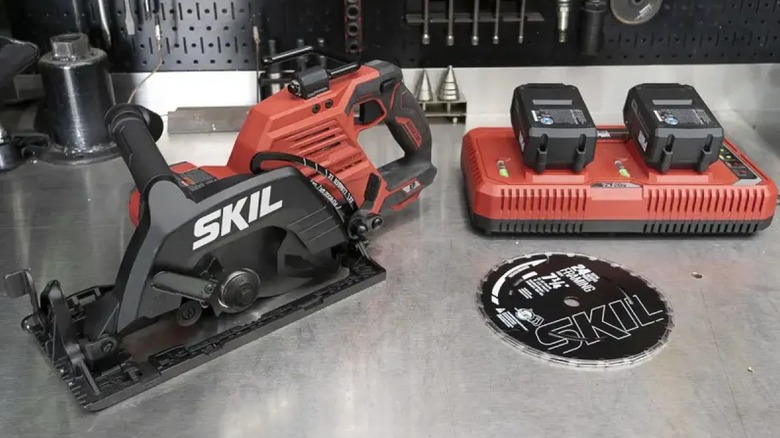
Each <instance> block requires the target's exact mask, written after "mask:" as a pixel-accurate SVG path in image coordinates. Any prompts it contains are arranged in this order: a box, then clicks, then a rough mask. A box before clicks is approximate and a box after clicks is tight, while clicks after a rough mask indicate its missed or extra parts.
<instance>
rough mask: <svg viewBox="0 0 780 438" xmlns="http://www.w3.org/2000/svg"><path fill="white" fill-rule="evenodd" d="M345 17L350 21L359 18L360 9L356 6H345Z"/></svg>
mask: <svg viewBox="0 0 780 438" xmlns="http://www.w3.org/2000/svg"><path fill="white" fill-rule="evenodd" d="M346 15H347V18H349V19H350V20H357V19H358V18H360V8H358V7H357V5H349V6H347V12H346Z"/></svg>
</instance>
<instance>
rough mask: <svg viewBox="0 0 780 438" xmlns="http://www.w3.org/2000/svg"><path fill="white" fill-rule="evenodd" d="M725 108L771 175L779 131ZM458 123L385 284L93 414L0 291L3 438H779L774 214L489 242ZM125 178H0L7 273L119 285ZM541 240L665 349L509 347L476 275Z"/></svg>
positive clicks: (113, 170) (210, 160) (403, 224)
mask: <svg viewBox="0 0 780 438" xmlns="http://www.w3.org/2000/svg"><path fill="white" fill-rule="evenodd" d="M719 116H720V119H721V121H722V122H723V123H724V125H726V127H727V129H728V131H729V132H730V136H731V137H732V138H733V139H734V140H735V141H737V143H738V144H740V145H742V147H743V148H744V149H745V150H746V151H747V152H748V153H749V154H750V155H751V156H752V157H753V158H754V159H755V160H756V161H758V162H760V163H761V164H762V166H763V168H764V170H765V171H767V172H769V173H770V175H772V176H773V177H774V178H779V177H780V150H778V149H777V148H776V146H775V144H776V143H775V142H776V141H777V140H778V138H777V137H773V138H770V139H765V138H763V136H764V135H766V131H764V132H759V131H760V130H759V131H757V130H755V129H753V128H752V124H753V121H752V120H747V121H745V120H743V118H742V116H741V115H740V114H736V113H728V114H725V113H720V114H719ZM462 134H463V127H462V126H452V125H447V124H441V125H434V126H433V135H434V138H435V146H434V161H435V164H436V166H437V167H438V168H439V174H438V177H437V180H436V182H435V183H434V185H433V186H432V187H430V188H429V189H428V190H427V191H425V192H424V193H423V195H422V197H421V199H420V202H419V203H417V204H415V205H412V206H410V207H409V208H408V209H407V210H405V211H403V212H402V213H400V214H399V215H397V216H394V217H392V218H388V221H387V225H386V228H385V229H384V230H383V231H381V232H380V233H379V234H378V235H377V236H375V238H374V240H373V242H372V244H371V247H370V250H371V252H372V253H373V254H374V255H375V257H376V258H377V260H378V261H379V262H380V263H381V264H382V265H384V266H385V267H386V268H387V270H388V279H387V281H386V282H384V283H382V284H380V285H378V286H375V287H373V288H371V289H368V290H366V291H363V292H361V293H359V294H358V295H356V296H354V297H351V298H349V299H347V300H345V301H343V302H341V303H339V304H336V305H334V306H332V307H330V308H328V309H325V310H324V311H322V312H319V313H317V314H315V315H313V316H311V317H308V318H305V319H303V320H301V321H299V322H297V323H294V324H292V325H290V326H288V327H286V328H284V329H282V330H279V331H277V332H275V333H273V334H271V335H269V336H267V337H265V338H263V339H261V340H259V341H257V342H254V343H252V344H249V345H247V346H245V347H242V348H240V349H238V350H236V351H234V352H231V353H230V354H227V355H225V356H223V357H221V358H218V359H216V360H214V361H212V362H211V363H209V364H207V365H205V366H203V367H200V368H198V369H196V370H194V371H192V372H189V373H187V374H184V375H182V376H179V377H177V378H174V379H173V380H171V381H169V382H166V383H164V384H162V385H160V386H158V387H155V388H153V389H151V390H149V391H147V392H145V393H143V394H141V395H139V396H137V397H135V398H133V399H131V400H128V401H126V402H123V403H121V404H119V405H117V406H114V407H112V408H109V409H108V410H106V411H103V412H100V413H98V414H85V413H83V412H81V411H80V410H79V408H78V407H77V405H76V403H75V402H73V400H71V399H70V394H69V392H68V391H67V389H66V388H64V387H63V386H62V382H61V381H60V380H59V378H58V377H57V376H56V375H55V374H54V372H53V371H52V370H51V369H50V368H49V366H48V365H47V364H46V362H45V361H44V359H43V358H42V357H41V356H40V353H39V352H38V350H37V348H36V347H35V345H34V344H33V341H32V339H30V338H29V337H28V335H26V334H24V333H22V332H21V330H20V329H19V322H20V320H21V318H22V317H23V316H25V315H26V314H27V312H28V306H29V304H28V303H27V302H26V301H25V300H23V299H19V300H11V299H8V298H5V297H2V298H0V345H2V348H3V354H0V427H2V429H1V430H2V432H0V435H2V436H3V437H49V436H52V437H53V436H57V437H61V436H74V437H106V436H112V437H117V438H123V437H148V436H165V437H187V438H191V437H225V438H239V437H253V438H254V437H259V436H272V437H280V438H283V437H302V436H317V437H366V436H372V437H418V436H420V437H423V436H424V437H445V436H447V437H504V436H523V437H540V436H576V437H588V436H594V437H596V436H598V437H605V436H606V437H611V436H621V437H625V436H629V437H630V436H648V437H658V436H663V437H708V436H718V437H723V436H729V437H730V436H735V437H771V436H777V430H780V417H778V415H777V412H780V373H778V372H777V364H778V363H780V315H779V313H780V311H779V310H778V309H780V293H778V290H779V289H780V286H779V285H780V270H778V269H777V263H778V262H777V261H778V260H780V231H779V228H778V225H774V226H772V227H770V228H769V229H768V230H766V231H764V232H762V233H760V234H758V235H757V236H754V237H749V238H692V239H682V238H678V239H669V238H610V237H604V236H602V237H597V238H583V237H555V238H549V237H533V238H529V237H517V238H508V237H493V238H487V237H484V236H482V235H479V234H476V233H475V232H473V231H472V230H471V229H470V227H469V225H468V221H467V218H466V212H465V210H464V202H463V194H462V182H461V174H460V166H459V151H460V138H461V135H462ZM233 137H234V135H233V134H209V135H198V136H187V135H180V136H176V137H173V138H168V139H165V140H163V142H162V143H161V149H162V150H163V153H164V155H165V157H166V159H168V160H169V161H170V162H173V161H178V160H181V159H184V158H189V159H192V160H193V161H194V162H195V163H196V164H220V163H224V161H225V160H226V159H227V155H228V152H229V149H230V146H231V144H232V140H233ZM361 141H362V142H363V144H365V146H366V148H367V149H368V151H369V154H370V155H371V156H372V158H374V159H375V160H376V162H377V164H380V163H382V162H386V161H390V160H391V159H393V158H395V157H397V156H399V155H400V149H398V147H397V146H395V145H394V143H393V142H392V139H391V137H390V136H389V135H388V134H387V132H386V130H383V129H381V128H378V129H376V130H372V131H368V132H367V133H366V134H364V135H361ZM130 181H131V180H130V177H129V175H128V173H127V171H126V170H125V169H124V166H123V165H122V163H121V162H120V161H119V160H113V161H110V162H106V163H99V164H94V165H90V166H88V167H79V168H75V167H54V166H51V165H47V164H43V163H38V164H27V165H25V166H24V167H22V168H20V169H18V170H16V171H14V172H11V173H8V174H4V175H0V244H1V245H2V249H3V250H2V251H0V267H1V268H2V269H3V270H6V271H7V270H11V269H14V268H17V267H22V266H29V267H31V268H32V269H33V271H34V275H35V278H36V279H37V280H38V281H39V286H40V285H42V284H43V281H44V280H48V279H53V278H58V279H60V280H61V281H62V283H63V285H64V287H66V288H68V289H69V290H76V289H78V288H82V287H84V286H88V285H91V284H93V283H104V282H111V281H112V280H113V276H114V274H115V270H116V268H117V265H118V264H119V260H120V257H121V255H122V251H123V249H124V246H125V245H126V244H127V242H128V240H129V237H130V234H131V232H132V227H131V225H130V222H129V220H128V219H127V215H126V209H125V204H126V202H127V194H128V191H129V190H130V187H131V184H130ZM540 251H577V252H581V253H587V254H592V255H594V256H597V257H603V258H606V259H609V260H613V261H616V262H619V263H621V264H623V265H625V266H627V267H629V268H630V269H632V270H635V271H637V272H639V273H641V274H642V275H644V276H646V277H647V278H648V279H650V280H651V281H653V282H654V283H655V284H656V285H657V286H658V287H659V288H660V289H661V290H662V292H664V293H665V294H666V297H667V299H668V300H669V302H670V303H671V306H672V308H673V310H674V313H675V319H676V321H675V323H676V327H675V329H674V331H673V332H672V334H671V337H670V341H669V344H668V345H667V346H666V347H665V348H664V349H663V350H662V351H661V353H660V354H659V355H658V356H657V357H655V358H653V359H652V360H650V361H649V362H646V363H644V364H642V365H640V366H638V367H636V368H632V369H628V370H612V371H607V372H593V371H578V370H571V369H562V368H559V367H554V366H549V365H547V364H545V363H540V362H539V361H537V360H534V359H532V358H530V357H526V356H525V355H523V354H522V353H521V352H519V351H518V350H516V349H514V348H512V347H510V346H508V345H507V344H506V343H504V342H503V341H501V340H500V339H499V338H498V337H496V336H495V335H494V334H493V333H492V332H491V330H490V329H489V328H488V327H487V326H485V324H484V322H483V321H482V318H481V317H480V315H479V313H478V311H477V309H476V305H475V293H476V290H477V287H478V285H479V281H480V279H481V277H482V276H483V275H484V274H485V273H486V272H487V271H488V270H489V269H490V267H492V266H493V265H494V264H496V263H497V262H499V261H501V260H503V259H506V258H509V257H512V256H517V255H521V254H527V253H533V252H540ZM693 272H698V273H700V274H701V275H702V278H700V279H697V278H694V276H692V275H691V274H692V273H693ZM748 367H750V370H752V372H751V371H749V370H748Z"/></svg>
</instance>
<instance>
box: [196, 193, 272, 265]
mask: <svg viewBox="0 0 780 438" xmlns="http://www.w3.org/2000/svg"><path fill="white" fill-rule="evenodd" d="M247 200H249V211H247V212H244V211H243V210H244V207H245V206H246V204H247ZM282 205H283V201H282V200H281V199H280V200H278V201H276V202H274V203H271V187H264V188H263V189H262V190H261V191H258V192H255V193H252V194H251V195H250V196H246V197H243V198H241V199H239V200H238V201H236V202H234V203H232V204H228V205H226V206H224V207H222V208H221V209H219V210H217V211H212V212H211V213H208V214H206V215H204V216H202V217H201V218H200V219H198V220H197V221H195V227H194V230H193V235H194V237H195V239H196V240H195V241H194V242H193V243H192V249H193V251H194V250H196V249H198V248H202V247H203V246H206V245H208V244H209V243H212V242H214V241H215V240H217V239H218V238H219V237H220V236H226V235H228V234H230V233H231V232H233V231H234V230H239V231H240V230H245V229H247V228H249V225H250V224H251V223H253V222H255V221H256V220H258V219H260V218H263V217H265V216H268V215H269V214H271V213H273V212H275V211H277V210H279V209H280V208H282ZM234 225H235V228H234V227H233V226H234Z"/></svg>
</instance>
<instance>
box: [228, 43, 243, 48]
mask: <svg viewBox="0 0 780 438" xmlns="http://www.w3.org/2000/svg"><path fill="white" fill-rule="evenodd" d="M225 47H230V43H225ZM244 47H246V45H244Z"/></svg>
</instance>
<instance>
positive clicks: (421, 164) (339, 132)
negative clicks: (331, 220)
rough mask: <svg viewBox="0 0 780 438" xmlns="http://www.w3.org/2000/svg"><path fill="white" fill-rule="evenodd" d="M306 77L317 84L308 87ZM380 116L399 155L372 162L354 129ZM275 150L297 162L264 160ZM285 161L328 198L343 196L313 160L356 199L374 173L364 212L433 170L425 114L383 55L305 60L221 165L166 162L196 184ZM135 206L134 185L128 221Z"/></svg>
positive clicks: (416, 190)
mask: <svg viewBox="0 0 780 438" xmlns="http://www.w3.org/2000/svg"><path fill="white" fill-rule="evenodd" d="M326 73H327V75H326V76H325V78H326V79H325V80H324V81H323V80H322V77H323V75H324V74H326ZM327 78H331V79H327ZM317 81H319V82H317ZM312 83H314V85H313V86H315V87H316V86H320V88H318V89H315V90H314V91H311V90H310V89H309V88H311V87H312ZM323 84H324V85H323ZM291 90H293V91H291ZM294 91H297V93H294ZM356 110H357V111H359V114H360V116H359V117H356ZM382 122H384V123H385V124H386V125H387V127H388V129H389V130H390V132H391V134H392V135H393V138H394V139H395V141H396V142H397V143H398V145H399V146H400V147H401V149H402V150H403V152H404V156H403V157H402V158H400V159H398V160H396V161H394V162H391V163H388V164H385V165H384V166H381V167H377V166H375V165H374V164H373V163H372V162H371V161H370V160H369V159H368V156H367V155H366V153H365V151H364V150H363V149H362V147H361V146H360V144H358V141H357V138H358V134H359V133H360V132H361V131H363V130H365V129H369V128H371V127H374V126H376V125H378V124H380V123H382ZM259 153H264V154H266V158H265V159H263V162H262V166H260V165H256V164H253V160H254V159H256V157H257V155H258V154H259ZM275 153H277V154H285V155H291V156H295V157H296V158H297V159H298V160H300V162H299V163H298V162H296V163H294V164H290V162H289V161H287V162H284V161H276V160H269V159H268V156H269V155H270V156H273V154H275ZM304 160H305V161H304ZM289 165H294V166H296V167H298V168H299V169H300V170H301V171H302V172H303V173H304V174H305V175H307V176H309V177H310V178H312V179H313V180H314V181H316V182H318V183H319V184H321V185H322V186H324V187H325V188H327V189H328V190H329V191H330V192H331V194H332V195H333V196H334V197H336V198H339V197H343V196H342V195H340V194H339V190H337V187H334V185H333V182H332V181H328V180H327V178H326V177H323V176H321V175H318V174H316V173H315V171H314V170H312V168H313V167H317V166H321V167H324V168H326V169H327V170H328V171H330V172H331V173H332V174H334V175H335V176H336V177H337V178H338V179H339V180H341V181H343V183H344V185H345V186H346V189H347V190H348V191H349V192H350V194H352V195H353V197H354V201H355V202H356V204H357V205H358V206H363V203H364V196H365V193H366V188H367V185H368V182H369V177H370V176H371V175H372V174H373V175H375V177H374V178H376V177H379V180H380V184H379V187H378V192H377V194H376V198H375V200H373V204H372V205H371V207H370V213H372V214H386V213H388V212H390V211H394V210H399V209H401V208H403V207H404V206H406V205H408V204H409V203H410V202H412V201H414V200H415V199H417V198H418V197H419V195H420V192H421V190H422V189H423V188H425V187H427V186H428V185H430V184H431V183H432V182H433V179H434V177H435V175H436V168H435V167H434V166H433V164H432V163H431V132H430V127H429V125H428V122H427V119H426V117H425V114H424V113H423V111H422V109H421V108H420V105H419V103H418V102H417V100H416V99H415V98H414V96H413V94H412V93H411V92H410V91H409V90H408V89H407V88H406V86H405V85H404V83H403V77H402V74H401V70H400V69H399V68H398V67H397V66H395V65H393V64H390V63H387V62H384V61H372V62H369V63H366V64H364V65H359V66H358V65H356V66H355V68H354V69H351V70H347V69H342V72H341V73H338V72H337V73H333V72H332V71H327V72H326V71H325V70H324V69H322V68H321V67H313V68H311V69H308V70H304V71H303V72H301V73H298V74H296V75H295V76H294V77H293V80H292V82H291V86H289V87H286V88H284V89H283V90H282V91H280V92H278V93H276V94H274V95H273V96H271V97H269V98H267V99H265V100H263V101H262V102H260V103H259V104H257V105H255V106H254V107H253V108H252V109H251V110H250V111H249V114H248V116H247V119H246V121H245V122H244V125H243V127H242V128H241V131H240V132H239V134H238V138H237V139H236V142H235V145H234V147H233V150H232V152H231V154H230V158H229V160H228V163H227V165H226V166H204V167H202V168H196V167H195V166H193V165H192V164H190V163H179V164H176V165H173V166H172V167H171V169H172V170H173V171H174V173H175V174H176V175H178V177H179V181H180V184H181V185H182V186H185V187H192V188H193V189H195V190H197V189H200V188H201V187H203V186H204V185H207V184H210V183H211V182H214V181H218V180H222V179H225V178H229V177H232V176H235V175H239V174H247V173H250V172H258V171H260V170H270V169H273V168H276V167H280V166H289ZM257 167H262V169H258V168H257ZM372 197H373V195H372ZM138 212H139V196H138V193H137V192H134V193H133V194H132V196H131V199H130V216H131V219H132V220H133V222H134V223H135V224H136V225H137V221H138Z"/></svg>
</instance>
